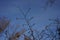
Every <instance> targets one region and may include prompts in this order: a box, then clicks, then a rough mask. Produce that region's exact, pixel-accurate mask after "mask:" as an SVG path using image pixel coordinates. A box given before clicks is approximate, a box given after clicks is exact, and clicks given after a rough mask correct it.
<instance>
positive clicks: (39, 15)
mask: <svg viewBox="0 0 60 40" xmlns="http://www.w3.org/2000/svg"><path fill="white" fill-rule="evenodd" d="M45 2H46V1H45V0H0V17H2V16H6V17H8V18H9V19H11V24H15V22H17V21H16V17H20V18H21V17H22V14H21V12H20V11H19V9H18V7H20V8H21V9H22V10H23V11H24V13H25V12H26V11H27V10H28V9H29V8H31V11H30V12H29V13H30V14H29V16H33V17H34V20H33V23H34V22H35V23H36V26H35V29H36V28H37V29H38V30H39V29H42V28H44V27H42V26H45V25H47V24H49V23H50V22H49V20H48V19H49V18H56V17H57V16H58V17H60V0H56V2H55V3H54V4H53V6H52V7H48V8H47V10H44V9H43V7H44V5H45ZM21 23H22V22H21ZM39 27H40V28H39Z"/></svg>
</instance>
